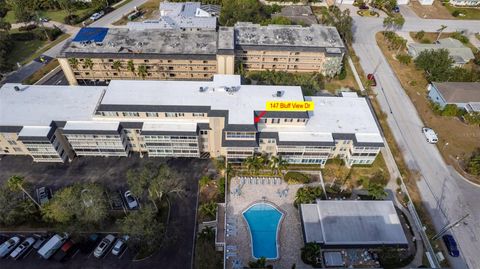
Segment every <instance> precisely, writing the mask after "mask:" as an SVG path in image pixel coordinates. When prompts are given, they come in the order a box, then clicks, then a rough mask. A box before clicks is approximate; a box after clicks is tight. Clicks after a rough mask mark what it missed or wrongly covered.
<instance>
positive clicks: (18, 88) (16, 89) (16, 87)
mask: <svg viewBox="0 0 480 269" xmlns="http://www.w3.org/2000/svg"><path fill="white" fill-rule="evenodd" d="M13 89H14V90H15V91H16V92H19V91H21V89H20V87H18V86H15V87H13Z"/></svg>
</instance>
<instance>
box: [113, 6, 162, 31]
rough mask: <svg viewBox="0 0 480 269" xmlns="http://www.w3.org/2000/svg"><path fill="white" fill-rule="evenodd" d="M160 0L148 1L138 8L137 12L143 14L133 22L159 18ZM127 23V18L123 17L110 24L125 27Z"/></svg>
mask: <svg viewBox="0 0 480 269" xmlns="http://www.w3.org/2000/svg"><path fill="white" fill-rule="evenodd" d="M160 2H161V0H149V1H147V2H145V3H144V4H143V5H141V6H139V7H138V10H140V11H142V12H143V15H142V16H140V17H138V18H136V19H135V20H133V21H144V20H148V19H155V18H158V16H160V13H159V10H158V8H159V6H160ZM128 22H129V20H128V18H127V16H123V17H122V18H121V19H120V20H118V21H116V22H114V23H112V24H113V25H125V24H127V23H128Z"/></svg>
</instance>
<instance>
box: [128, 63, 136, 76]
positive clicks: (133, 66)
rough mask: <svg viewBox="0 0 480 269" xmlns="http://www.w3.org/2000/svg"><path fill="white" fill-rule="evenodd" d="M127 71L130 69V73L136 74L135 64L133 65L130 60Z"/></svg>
mask: <svg viewBox="0 0 480 269" xmlns="http://www.w3.org/2000/svg"><path fill="white" fill-rule="evenodd" d="M127 69H128V71H130V72H132V73H135V64H134V63H133V61H132V60H128V62H127Z"/></svg>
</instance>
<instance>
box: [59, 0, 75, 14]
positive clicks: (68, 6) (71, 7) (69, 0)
mask: <svg viewBox="0 0 480 269" xmlns="http://www.w3.org/2000/svg"><path fill="white" fill-rule="evenodd" d="M57 3H58V5H60V7H61V9H63V10H65V11H66V12H67V14H68V16H72V14H73V12H74V11H75V0H57Z"/></svg>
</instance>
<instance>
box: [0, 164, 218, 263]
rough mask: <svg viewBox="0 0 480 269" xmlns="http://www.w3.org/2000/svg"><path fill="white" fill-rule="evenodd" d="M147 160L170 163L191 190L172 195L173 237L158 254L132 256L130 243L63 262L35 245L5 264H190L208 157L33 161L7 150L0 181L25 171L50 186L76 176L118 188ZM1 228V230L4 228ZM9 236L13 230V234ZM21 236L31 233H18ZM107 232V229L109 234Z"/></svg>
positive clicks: (68, 182)
mask: <svg viewBox="0 0 480 269" xmlns="http://www.w3.org/2000/svg"><path fill="white" fill-rule="evenodd" d="M147 162H153V163H155V164H160V163H167V164H168V165H169V167H170V168H171V169H172V170H175V171H176V172H177V174H178V178H179V180H184V181H185V186H186V193H185V195H184V196H181V197H174V198H173V199H172V208H171V215H170V223H169V225H168V227H167V233H168V235H169V240H166V243H165V244H164V246H163V247H162V248H161V249H160V250H159V251H158V252H157V253H155V254H154V255H153V256H151V257H149V258H148V259H145V260H142V261H133V260H132V259H133V258H134V257H135V254H136V253H135V252H134V251H133V250H131V249H128V248H127V249H126V251H125V253H123V254H122V255H121V256H118V257H117V256H114V255H112V254H111V253H110V251H109V252H108V254H107V255H105V256H104V257H102V258H96V257H94V255H93V254H92V251H93V250H92V251H91V252H89V253H82V252H78V253H76V254H74V255H73V256H72V257H71V259H69V260H68V261H66V262H64V263H60V262H57V261H54V260H44V259H42V258H41V257H39V255H38V254H37V253H36V251H30V253H27V254H26V255H25V256H24V257H23V258H22V259H20V260H16V261H15V260H12V259H10V258H7V259H1V260H0V267H2V268H173V269H176V268H179V269H184V268H191V261H192V255H193V253H192V250H193V243H194V229H195V212H196V200H197V191H198V179H199V178H200V177H201V175H202V173H204V172H206V171H207V169H209V168H211V167H212V166H211V163H210V161H209V160H200V159H185V158H178V159H162V158H150V159H148V158H139V157H129V158H99V157H91V158H76V159H75V160H74V161H73V162H72V163H70V164H47V163H33V162H32V160H31V158H29V157H14V156H6V157H3V158H2V159H1V160H0V182H2V183H3V182H5V181H6V180H7V179H8V178H9V177H10V176H12V175H20V176H24V177H25V181H26V182H28V183H31V184H32V185H33V187H40V186H46V187H48V188H51V189H52V191H53V193H54V194H55V191H56V190H58V189H59V188H61V187H63V186H68V185H71V184H73V183H75V182H98V183H101V184H103V185H104V186H106V187H107V188H109V189H110V190H111V191H113V192H115V191H117V190H126V189H127V183H126V182H127V181H126V180H127V179H126V174H127V171H128V170H129V169H132V168H133V169H135V168H140V167H142V166H143V165H144V164H146V163H147ZM0 234H4V233H2V231H0ZM8 235H9V236H10V235H11V234H8ZM18 235H21V236H24V237H25V236H28V235H29V234H23V233H19V234H18ZM104 235H105V234H103V236H104Z"/></svg>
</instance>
